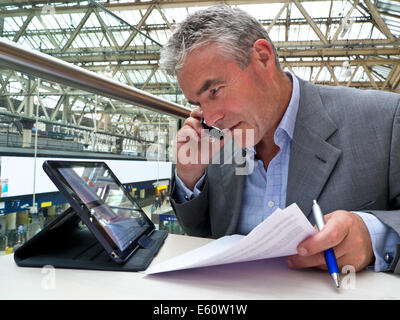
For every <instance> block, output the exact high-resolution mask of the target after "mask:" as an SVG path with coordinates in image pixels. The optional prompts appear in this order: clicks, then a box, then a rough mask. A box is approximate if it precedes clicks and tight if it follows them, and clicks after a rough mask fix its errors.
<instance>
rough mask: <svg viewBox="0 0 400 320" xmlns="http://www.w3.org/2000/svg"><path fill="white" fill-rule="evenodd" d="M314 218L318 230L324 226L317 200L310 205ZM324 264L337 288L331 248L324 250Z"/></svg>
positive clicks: (337, 281)
mask: <svg viewBox="0 0 400 320" xmlns="http://www.w3.org/2000/svg"><path fill="white" fill-rule="evenodd" d="M312 211H313V215H314V220H315V223H316V225H317V228H318V230H319V231H321V230H322V228H323V227H324V226H325V220H324V215H323V214H322V211H321V208H320V206H319V205H318V203H317V201H315V200H313V207H312ZM324 255H325V261H326V265H327V266H328V270H329V273H330V274H331V277H332V279H333V282H334V283H335V285H336V288H339V268H338V265H337V262H336V257H335V253H334V252H333V249H332V248H330V249H328V250H325V251H324Z"/></svg>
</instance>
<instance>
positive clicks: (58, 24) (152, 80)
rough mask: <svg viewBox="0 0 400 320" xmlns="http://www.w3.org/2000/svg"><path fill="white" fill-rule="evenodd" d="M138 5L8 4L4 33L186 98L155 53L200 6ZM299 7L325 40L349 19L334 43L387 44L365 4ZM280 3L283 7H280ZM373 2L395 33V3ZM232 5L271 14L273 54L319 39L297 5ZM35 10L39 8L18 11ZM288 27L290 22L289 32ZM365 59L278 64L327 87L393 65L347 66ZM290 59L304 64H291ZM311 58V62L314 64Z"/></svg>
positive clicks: (348, 56) (398, 24) (346, 56)
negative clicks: (159, 66)
mask: <svg viewBox="0 0 400 320" xmlns="http://www.w3.org/2000/svg"><path fill="white" fill-rule="evenodd" d="M6 2H7V1H6ZM25 2H26V3H28V2H29V1H25ZM136 2H140V3H146V2H149V3H151V4H152V5H150V4H149V5H148V6H147V7H146V6H144V5H143V4H142V6H141V7H140V8H141V9H140V10H138V9H135V6H134V5H132V6H131V8H125V9H123V10H121V9H120V10H112V11H108V10H102V9H101V8H100V7H96V6H88V4H90V3H92V1H79V2H77V1H69V2H65V1H58V2H55V1H48V4H44V2H43V1H41V3H38V4H37V5H36V6H34V7H33V6H32V5H31V6H29V5H28V4H25V5H21V6H20V7H17V6H12V5H8V6H7V7H6V8H5V9H6V11H4V10H3V11H2V12H3V16H4V27H3V37H6V38H9V39H11V40H13V41H16V42H18V43H20V44H21V45H23V46H26V47H29V48H32V49H38V50H41V51H43V52H45V53H48V54H51V55H54V56H56V57H59V58H61V59H65V60H66V61H69V62H72V63H75V64H78V65H80V66H83V67H86V68H89V69H92V70H94V71H96V72H105V68H106V67H107V66H108V67H109V68H112V69H113V70H114V72H111V75H113V77H114V78H115V79H117V80H118V81H120V82H122V83H126V84H128V85H134V86H135V87H138V88H139V89H143V90H146V91H150V92H153V93H156V94H159V95H162V96H163V97H168V99H169V100H173V101H184V99H183V97H182V96H181V94H180V91H179V88H178V86H177V85H176V80H175V79H171V78H169V77H167V76H166V75H165V74H164V73H163V72H162V71H161V70H159V69H158V65H157V63H158V53H159V50H160V47H161V45H163V44H165V43H166V41H167V39H168V37H169V35H170V33H171V30H170V28H171V26H172V27H173V26H174V25H175V24H176V23H178V22H180V21H182V20H183V19H184V18H185V17H186V16H187V14H188V13H192V12H194V11H196V10H199V9H202V8H204V7H196V6H188V7H182V8H170V7H165V8H164V7H163V3H160V5H153V3H154V1H151V0H148V1H136ZM167 2H168V1H167ZM10 3H11V1H10ZM98 3H100V4H103V5H104V6H105V7H107V8H109V6H107V5H112V4H124V3H132V1H129V0H119V1H116V0H109V1H107V2H105V1H99V2H98ZM77 5H79V6H81V7H84V6H86V9H80V10H72V9H71V10H68V8H72V7H73V6H77ZM301 5H302V6H303V8H304V9H305V11H306V12H307V13H308V15H310V16H311V18H312V20H313V22H315V24H316V25H317V27H318V28H319V30H320V31H321V33H322V34H323V36H324V37H325V38H326V39H327V41H330V40H332V39H333V38H334V37H335V34H336V33H337V31H338V28H339V27H340V25H341V23H342V22H343V21H345V20H346V21H347V22H346V23H345V24H344V25H343V28H342V29H341V30H339V31H340V32H339V34H338V35H337V40H338V41H342V42H343V41H345V42H347V43H351V42H353V43H355V44H354V45H355V46H358V48H361V49H362V48H363V46H362V45H360V44H359V43H358V42H359V41H361V40H370V39H373V40H375V41H381V42H380V43H382V45H386V44H385V43H384V41H386V40H387V36H386V35H385V34H384V33H383V32H381V31H380V28H379V27H378V26H377V23H376V22H375V21H374V20H373V17H372V16H371V14H370V13H369V12H368V9H367V7H366V6H365V5H364V4H362V5H359V6H353V2H352V1H342V0H340V1H338V0H334V1H308V2H307V1H304V2H303V1H302V2H301ZM0 6H1V4H0ZM284 6H287V7H286V8H284ZM376 6H377V8H378V11H379V13H380V14H381V16H382V18H383V20H384V21H385V23H386V24H387V26H388V27H389V29H390V31H391V32H392V34H393V35H394V36H399V33H400V4H399V2H398V1H390V0H383V1H382V0H378V1H377V3H376ZM237 7H240V8H242V9H244V10H246V11H247V12H249V13H250V14H252V15H253V16H255V17H256V18H257V19H259V20H260V21H261V22H262V23H263V24H264V25H265V26H266V27H268V26H269V25H270V24H271V22H272V21H273V20H274V19H276V22H275V24H274V26H273V27H272V28H271V30H270V31H269V33H270V37H271V40H272V41H273V42H275V44H276V46H277V48H278V51H279V50H280V49H281V48H286V49H288V48H289V49H291V50H295V49H299V48H305V49H307V48H310V43H308V44H307V42H310V41H312V43H319V42H320V41H321V39H320V36H318V35H317V33H316V32H315V31H314V29H313V27H312V26H311V25H310V24H309V23H308V22H307V19H306V17H305V16H304V15H303V13H302V12H301V10H300V9H299V8H298V7H297V6H296V4H295V3H294V2H289V3H288V4H286V3H264V4H247V5H237ZM32 8H34V9H36V11H35V12H34V11H32V10H23V9H32ZM18 10H21V14H20V15H18V14H11V12H14V11H18ZM38 10H40V11H38ZM350 10H352V11H351V14H350V15H349V16H348V17H347V15H348V12H349V11H350ZM7 13H9V14H7ZM279 13H281V14H280V16H278V14H279ZM288 19H289V20H288ZM287 25H289V28H288V29H287ZM135 28H137V29H135ZM21 30H22V31H21ZM138 30H140V31H138ZM135 34H136V35H135ZM133 35H135V36H134V37H133ZM382 41H383V42H382ZM302 42H303V43H302ZM377 43H378V42H377ZM377 45H379V43H378V44H377ZM377 45H375V46H377ZM331 48H335V46H331ZM388 58H390V59H392V60H393V59H398V58H399V57H398V55H390V54H387V55H383V56H382V57H381V59H388ZM362 59H365V60H368V59H369V58H368V56H365V55H363V53H359V54H353V51H352V50H348V51H346V52H345V53H343V54H342V55H336V56H331V57H329V56H323V55H318V53H315V54H314V56H311V55H310V56H304V57H294V58H290V57H287V58H285V59H283V58H281V61H282V63H283V65H284V67H285V69H286V70H289V69H291V70H292V71H294V72H295V73H296V74H298V75H299V76H300V77H302V78H304V79H306V80H311V81H317V82H326V83H331V84H333V83H334V82H335V79H334V78H336V81H338V82H341V83H343V82H347V81H348V80H349V79H350V78H351V80H352V81H353V82H364V81H365V82H369V81H370V77H372V78H373V79H374V80H375V81H384V79H385V77H386V76H387V75H388V74H389V73H390V70H391V68H392V67H393V63H388V64H386V65H385V64H384V63H379V64H377V65H373V64H368V66H370V67H369V71H370V75H369V74H368V72H367V70H366V69H365V68H364V67H359V66H357V65H355V64H352V61H354V60H357V61H359V60H362ZM374 59H376V57H375V58H374ZM321 61H323V62H324V63H325V62H327V63H329V64H330V65H331V67H332V69H331V70H330V69H329V68H328V67H327V66H324V67H323V68H322V70H320V67H317V63H319V62H321ZM335 61H336V62H335ZM294 62H301V63H299V64H298V65H296V64H295V63H294ZM306 62H309V63H308V64H307V63H306ZM311 62H315V65H312V63H311ZM333 62H335V63H333ZM288 65H290V66H291V68H289V67H288ZM103 67H104V69H102V68H103ZM332 73H333V74H334V76H333V75H332Z"/></svg>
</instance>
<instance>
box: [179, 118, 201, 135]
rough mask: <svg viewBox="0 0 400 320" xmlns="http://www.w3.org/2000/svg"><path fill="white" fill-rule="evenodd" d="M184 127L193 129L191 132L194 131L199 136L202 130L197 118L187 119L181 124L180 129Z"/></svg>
mask: <svg viewBox="0 0 400 320" xmlns="http://www.w3.org/2000/svg"><path fill="white" fill-rule="evenodd" d="M184 126H189V127H191V128H193V130H195V131H196V132H197V134H198V135H200V134H201V132H202V130H203V126H202V124H201V122H200V120H199V119H197V118H193V117H189V118H187V119H186V120H185V122H184V123H183V126H182V128H183V127H184Z"/></svg>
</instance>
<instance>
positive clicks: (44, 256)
mask: <svg viewBox="0 0 400 320" xmlns="http://www.w3.org/2000/svg"><path fill="white" fill-rule="evenodd" d="M79 222H80V218H79V216H78V214H77V213H76V212H75V211H74V210H73V209H72V208H69V209H67V210H66V211H64V212H63V213H62V214H61V215H60V216H58V217H57V218H56V219H55V220H53V221H52V222H51V223H49V224H48V225H47V226H46V227H44V228H43V230H42V231H40V232H39V233H38V234H36V235H35V236H33V237H32V238H31V239H30V240H28V241H27V242H25V243H24V244H23V245H22V246H21V247H19V248H18V249H17V250H16V251H15V253H14V260H15V262H16V264H17V265H18V266H20V267H43V266H46V265H51V266H53V267H55V268H69V269H91V270H108V271H142V270H145V269H147V267H148V266H149V264H150V262H151V261H152V259H153V258H154V256H155V255H156V254H157V252H158V250H159V249H160V247H161V246H162V244H163V243H164V240H165V238H166V237H167V235H168V231H167V230H154V231H153V233H152V234H151V235H150V236H149V237H150V239H151V240H152V241H149V239H143V241H142V243H144V244H145V245H144V246H140V248H139V249H137V250H136V251H135V252H134V253H133V255H132V256H131V257H130V259H129V260H128V261H127V262H125V263H124V264H118V263H116V262H115V261H113V260H112V259H111V258H110V256H109V255H108V254H107V252H106V251H105V250H104V248H103V247H102V245H101V244H100V242H99V241H98V240H97V239H96V237H95V236H94V235H93V234H92V233H91V232H90V231H89V230H88V229H87V228H82V227H80V226H79ZM149 243H150V244H151V245H146V244H149Z"/></svg>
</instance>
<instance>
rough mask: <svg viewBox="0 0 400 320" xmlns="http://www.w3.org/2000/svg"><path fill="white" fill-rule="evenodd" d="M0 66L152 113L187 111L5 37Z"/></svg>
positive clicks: (182, 115) (182, 113) (0, 46)
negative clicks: (148, 110) (26, 47)
mask: <svg viewBox="0 0 400 320" xmlns="http://www.w3.org/2000/svg"><path fill="white" fill-rule="evenodd" d="M0 66H1V67H3V68H8V69H11V70H16V71H19V72H22V73H26V74H30V75H32V76H35V77H39V78H41V79H44V80H48V81H54V82H57V83H60V84H63V85H67V86H70V87H73V88H75V89H80V90H84V91H87V92H91V93H94V94H98V95H101V96H104V97H108V98H112V99H116V100H119V101H123V102H126V103H129V104H134V105H138V106H141V107H143V108H145V109H150V110H153V111H155V112H160V113H164V114H167V115H172V116H176V117H179V118H183V119H185V118H187V117H188V116H189V114H190V110H189V109H186V108H184V107H182V106H181V105H179V104H176V103H173V102H170V101H167V100H164V99H162V98H160V97H157V96H155V95H152V94H150V93H148V92H145V91H142V90H139V89H136V88H134V87H131V86H128V85H125V84H123V83H119V82H117V81H115V80H113V79H109V78H106V77H102V76H100V75H98V74H97V73H95V72H92V71H89V70H86V69H84V68H81V67H78V66H76V65H73V64H71V63H68V62H65V61H63V60H60V59H57V58H55V57H52V56H49V55H47V54H44V53H42V52H39V51H36V50H32V49H25V48H23V47H22V46H21V45H19V44H17V43H15V42H11V41H9V40H7V39H0Z"/></svg>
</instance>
